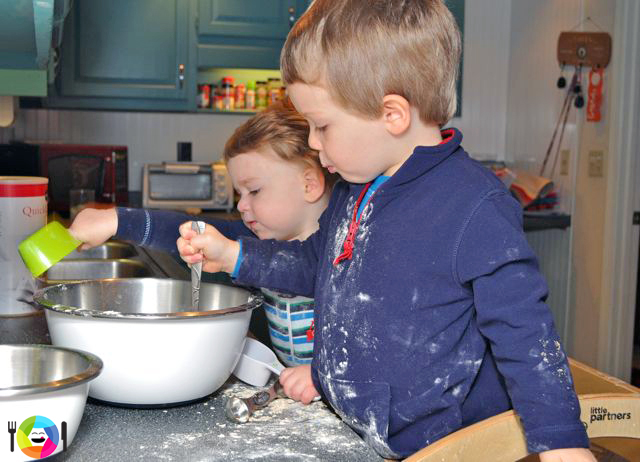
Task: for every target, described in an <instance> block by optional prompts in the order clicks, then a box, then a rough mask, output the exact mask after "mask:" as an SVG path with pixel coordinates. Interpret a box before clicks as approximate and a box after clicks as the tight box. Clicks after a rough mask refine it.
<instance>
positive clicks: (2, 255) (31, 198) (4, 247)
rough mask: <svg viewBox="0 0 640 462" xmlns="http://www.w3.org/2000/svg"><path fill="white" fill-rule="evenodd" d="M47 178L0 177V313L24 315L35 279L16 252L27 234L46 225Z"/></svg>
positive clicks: (29, 306) (29, 301)
mask: <svg viewBox="0 0 640 462" xmlns="http://www.w3.org/2000/svg"><path fill="white" fill-rule="evenodd" d="M48 184H49V179H48V178H42V177H32V176H0V316H16V315H18V316H19V315H27V314H31V313H33V312H35V311H36V309H35V308H33V306H32V305H31V301H32V297H33V292H34V290H35V280H34V279H33V277H32V276H31V273H30V272H29V270H28V269H27V267H26V266H25V264H24V263H23V261H22V258H21V257H20V254H19V253H18V245H19V244H20V242H22V241H23V240H24V239H25V238H26V237H27V236H29V235H31V234H33V233H34V232H36V231H37V230H38V229H40V228H42V227H43V226H45V225H46V224H47V199H46V193H47V187H48Z"/></svg>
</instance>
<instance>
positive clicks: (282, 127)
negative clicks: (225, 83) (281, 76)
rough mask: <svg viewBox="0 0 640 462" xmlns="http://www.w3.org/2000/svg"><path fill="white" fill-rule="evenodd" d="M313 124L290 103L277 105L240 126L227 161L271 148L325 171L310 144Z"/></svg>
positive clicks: (227, 146) (229, 146)
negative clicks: (310, 126)
mask: <svg viewBox="0 0 640 462" xmlns="http://www.w3.org/2000/svg"><path fill="white" fill-rule="evenodd" d="M308 139H309V124H308V123H307V121H306V120H305V119H304V117H302V116H301V115H300V114H299V113H298V112H297V111H296V110H295V108H294V107H293V105H292V104H291V102H290V101H289V100H285V101H281V102H278V103H275V104H273V105H271V106H269V108H267V109H265V110H264V111H262V112H259V113H258V114H256V115H255V116H253V117H251V118H250V119H249V120H247V121H246V122H245V123H244V124H242V125H240V126H239V127H238V128H236V130H235V131H234V132H233V135H231V138H229V139H228V140H227V143H226V144H225V146H224V152H223V157H224V160H225V162H228V161H229V159H231V158H233V157H236V156H238V155H240V154H245V153H247V152H250V151H259V150H260V149H261V148H264V147H265V146H268V147H270V148H271V149H273V151H274V152H275V153H276V154H277V155H278V157H280V158H281V159H282V160H285V161H287V162H295V163H298V164H299V165H301V166H302V167H313V168H317V169H319V170H322V171H323V172H324V171H325V170H324V169H323V168H322V165H321V164H320V159H319V156H318V152H317V151H315V150H313V149H311V148H310V147H309V145H308Z"/></svg>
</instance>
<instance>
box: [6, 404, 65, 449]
mask: <svg viewBox="0 0 640 462" xmlns="http://www.w3.org/2000/svg"><path fill="white" fill-rule="evenodd" d="M16 430H17V431H16ZM9 434H10V438H11V452H13V451H14V440H13V438H14V435H15V438H16V440H17V442H18V447H19V448H20V450H21V451H22V452H23V453H24V454H25V455H26V456H29V457H31V458H32V459H44V458H45V457H47V456H50V455H51V454H52V453H53V452H54V451H55V450H56V449H57V448H58V444H59V443H60V432H59V431H58V427H56V425H55V424H54V423H53V422H52V421H51V420H50V419H48V418H47V417H44V416H41V415H34V416H31V417H29V418H27V419H25V420H24V422H22V423H21V424H20V426H19V427H18V428H17V429H16V422H11V421H10V422H9ZM66 436H67V435H66V422H62V440H63V444H64V447H65V449H66Z"/></svg>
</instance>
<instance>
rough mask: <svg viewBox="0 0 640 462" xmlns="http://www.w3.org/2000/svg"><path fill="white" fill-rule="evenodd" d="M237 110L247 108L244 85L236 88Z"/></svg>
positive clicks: (241, 84) (240, 84)
mask: <svg viewBox="0 0 640 462" xmlns="http://www.w3.org/2000/svg"><path fill="white" fill-rule="evenodd" d="M234 107H235V109H244V108H245V97H244V84H243V83H239V84H238V85H236V88H235V105H234Z"/></svg>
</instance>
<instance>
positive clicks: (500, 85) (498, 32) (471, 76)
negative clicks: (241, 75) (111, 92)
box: [0, 0, 510, 191]
mask: <svg viewBox="0 0 640 462" xmlns="http://www.w3.org/2000/svg"><path fill="white" fill-rule="evenodd" d="M509 5H510V1H509V0H483V1H482V2H467V5H466V18H467V19H466V20H465V29H466V30H465V55H464V81H463V108H462V114H463V115H462V117H461V118H459V119H456V120H454V121H453V122H452V125H454V126H456V127H459V128H461V129H462V131H463V133H464V145H465V146H467V147H468V149H469V151H470V152H472V153H473V154H477V156H478V157H480V158H491V159H493V158H498V159H503V158H504V156H505V146H504V143H505V121H506V102H507V94H506V91H505V89H506V87H507V67H508V50H509ZM246 119H247V116H244V115H237V114H222V115H218V114H180V113H176V114H172V113H144V112H106V111H70V110H46V109H41V110H35V109H30V110H18V111H17V114H16V120H15V122H14V124H13V125H12V126H11V127H9V128H4V129H2V128H0V143H6V142H9V141H11V140H19V141H34V142H44V141H47V142H49V141H53V142H62V143H86V144H124V145H127V146H128V147H129V156H130V160H129V185H130V189H131V190H134V191H139V190H140V189H141V169H142V166H143V165H144V164H145V163H150V162H161V161H175V160H176V143H177V142H179V141H191V142H192V143H193V145H192V150H193V160H194V161H203V162H204V161H213V160H216V159H219V158H220V157H221V154H222V148H223V146H224V142H225V140H226V139H227V138H228V137H229V135H230V134H231V133H232V132H233V130H234V129H235V127H237V126H238V125H240V124H241V123H242V122H243V121H244V120H246Z"/></svg>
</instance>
